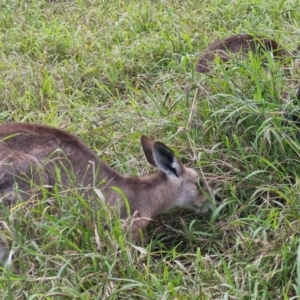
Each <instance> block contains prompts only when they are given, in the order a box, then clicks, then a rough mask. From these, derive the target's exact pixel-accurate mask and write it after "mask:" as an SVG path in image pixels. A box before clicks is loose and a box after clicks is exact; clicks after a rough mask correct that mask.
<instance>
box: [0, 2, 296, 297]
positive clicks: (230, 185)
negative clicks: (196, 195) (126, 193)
mask: <svg viewBox="0 0 300 300" xmlns="http://www.w3.org/2000/svg"><path fill="white" fill-rule="evenodd" d="M0 7H1V15H0V28H1V31H0V45H1V49H2V51H1V54H0V69H1V72H0V99H1V100H0V103H1V105H0V121H1V122H6V121H31V122H40V123H45V124H48V125H51V126H55V127H59V128H62V129H65V130H68V131H69V132H72V133H74V134H76V135H78V136H80V137H81V138H82V139H83V140H84V141H85V142H86V143H87V144H88V145H89V147H90V148H91V149H93V150H94V151H95V152H96V153H97V154H99V156H101V158H102V159H103V160H105V161H107V162H108V163H109V164H110V165H111V166H113V167H114V168H116V169H117V170H119V171H120V172H123V173H126V174H129V175H142V174H146V173H149V172H151V169H150V168H149V167H148V166H147V164H146V161H145V159H144V157H143V156H142V154H141V150H140V144H139V137H140V136H141V135H142V134H148V135H151V136H154V137H155V138H157V139H159V140H161V141H163V142H166V143H167V144H168V145H171V146H172V147H173V148H174V149H176V150H177V152H178V155H179V156H180V157H182V159H183V161H184V162H186V163H187V164H188V165H193V166H194V167H195V168H196V169H197V170H198V171H199V172H200V173H201V174H202V175H203V176H204V177H205V178H206V179H207V180H208V181H210V182H211V183H212V184H214V185H215V187H216V189H218V190H219V194H220V195H221V196H222V198H223V201H222V202H221V203H220V204H218V205H216V207H215V210H214V212H213V213H212V214H211V215H210V216H208V217H206V218H200V217H199V216H197V215H195V214H193V213H190V212H184V211H178V212H174V213H171V214H168V215H164V216H161V217H160V218H158V219H157V220H155V221H154V222H153V223H152V225H151V226H150V228H149V230H148V231H147V232H146V233H145V237H144V239H145V241H144V242H143V243H142V244H140V245H137V246H133V245H130V244H128V243H127V242H126V241H125V240H124V237H123V235H122V230H121V228H122V226H123V225H124V224H122V222H121V221H118V220H117V219H116V218H113V217H112V216H111V212H110V211H109V209H108V208H106V207H102V208H101V209H99V211H93V210H92V209H91V205H90V203H89V201H88V199H82V198H80V197H79V196H78V195H77V194H76V187H74V195H73V196H72V197H66V196H65V195H64V193H63V191H60V190H57V191H55V193H56V194H55V195H54V196H55V198H56V199H58V202H59V203H58V206H59V209H58V211H59V213H58V214H53V213H52V209H53V207H52V205H51V202H49V200H48V201H47V200H46V199H44V200H40V201H38V202H33V203H30V204H28V203H21V204H19V205H18V206H16V207H15V208H14V209H12V210H11V211H8V210H6V209H4V208H3V210H2V213H1V214H2V217H3V218H2V220H4V221H5V222H6V223H7V224H8V225H9V227H10V229H11V230H12V235H13V239H12V240H11V246H12V249H13V251H14V252H15V254H14V257H13V260H12V263H11V264H8V265H7V266H5V267H0V291H1V292H0V297H2V299H31V300H33V299H56V300H59V299H180V300H185V299H189V300H190V299H201V300H202V299H203V300H205V299H245V300H246V299H251V300H252V299H300V250H299V249H300V244H299V241H300V239H299V232H300V222H299V220H300V210H299V208H300V204H299V203H300V194H299V189H300V181H299V178H298V173H299V151H300V144H299V140H298V138H297V137H298V135H299V130H298V128H297V127H296V126H294V125H293V124H292V123H291V122H289V121H286V120H285V119H286V116H287V115H289V114H292V112H293V111H294V110H297V105H295V102H293V101H292V100H293V97H294V95H295V92H296V88H297V86H298V84H299V73H300V72H299V67H297V63H298V64H299V62H298V61H297V60H295V61H294V62H293V64H292V67H291V70H290V74H289V75H287V74H286V73H285V72H284V70H283V63H282V64H281V63H280V62H278V63H276V62H273V60H271V59H270V57H269V68H268V70H266V69H264V68H261V64H260V61H258V60H257V59H256V58H255V57H252V56H250V57H249V59H248V60H245V61H242V62H233V63H232V65H231V66H230V67H229V68H227V70H226V69H225V68H224V66H222V65H219V66H218V67H217V68H216V69H215V70H214V71H213V72H212V74H207V75H203V74H194V72H193V66H194V64H195V62H196V60H197V55H198V53H200V52H201V51H202V50H203V49H204V48H205V47H206V45H207V44H208V43H209V42H211V41H212V40H214V39H215V38H220V37H225V36H228V35H230V34H233V33H240V32H247V33H254V34H263V35H267V36H270V37H274V38H275V39H276V40H277V41H278V42H279V43H280V44H282V45H284V46H285V47H286V48H287V50H289V51H292V50H294V49H296V48H297V46H298V45H299V43H300V40H299V33H300V30H299V28H300V23H299V20H300V7H299V4H297V1H278V0H274V1H272V2H269V3H267V2H265V3H263V2H261V1H257V0H255V1H248V0H247V1H229V2H228V1H215V0H213V1H202V2H201V3H199V2H198V1H192V0H188V1H179V2H178V1H172V0H168V1H142V2H140V1H139V2H138V1H127V0H125V1H87V0H78V1H55V0H54V1H50V0H48V1H46V0H39V1H36V0H33V1H21V0H16V1H4V2H3V3H1V4H0ZM296 104H297V103H296ZM100 217H101V222H97V224H98V225H97V226H96V227H95V225H94V224H95V223H96V221H100ZM103 220H104V221H103Z"/></svg>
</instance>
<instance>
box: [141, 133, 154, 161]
mask: <svg viewBox="0 0 300 300" xmlns="http://www.w3.org/2000/svg"><path fill="white" fill-rule="evenodd" d="M141 144H142V148H143V151H144V153H145V156H146V158H147V161H148V163H149V164H150V165H152V166H153V167H157V165H156V162H155V160H154V156H153V149H154V141H153V140H152V139H150V138H148V137H147V136H145V135H143V136H142V137H141Z"/></svg>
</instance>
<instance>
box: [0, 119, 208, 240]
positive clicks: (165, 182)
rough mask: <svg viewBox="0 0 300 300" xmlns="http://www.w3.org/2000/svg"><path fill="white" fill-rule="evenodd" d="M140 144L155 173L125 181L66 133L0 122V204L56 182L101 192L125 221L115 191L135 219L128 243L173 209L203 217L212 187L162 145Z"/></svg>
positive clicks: (146, 140)
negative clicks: (180, 208)
mask: <svg viewBox="0 0 300 300" xmlns="http://www.w3.org/2000/svg"><path fill="white" fill-rule="evenodd" d="M141 145H142V149H143V151H144V154H145V156H146V159H147V161H148V162H149V163H150V164H151V165H152V166H154V167H156V168H158V170H159V172H157V173H154V174H151V175H147V176H142V177H129V176H125V175H121V174H119V173H118V172H117V171H115V170H113V169H112V168H110V167H109V166H108V165H107V164H106V163H105V162H103V161H101V160H100V159H99V158H98V157H97V156H96V154H95V153H94V152H93V151H91V150H90V149H89V148H88V147H87V146H86V145H85V144H84V143H83V142H82V141H81V140H79V139H78V138H77V137H76V136H74V135H72V134H69V133H67V132H65V131H62V130H60V129H55V128H51V127H48V126H45V125H40V124H36V123H6V124H0V201H2V203H4V204H5V205H9V206H13V205H15V203H16V202H17V201H18V200H19V199H20V200H21V201H27V200H30V199H31V198H32V197H33V196H34V194H35V193H36V191H35V188H38V187H39V186H44V187H46V188H48V189H49V190H51V188H53V186H54V185H55V184H56V183H57V181H58V178H59V184H60V185H62V186H64V187H66V188H70V186H72V183H74V182H75V184H76V185H77V186H78V187H84V189H83V192H82V193H83V195H84V196H90V195H92V194H93V192H94V191H93V189H94V188H99V189H100V188H101V191H102V193H103V195H104V197H105V202H106V203H107V205H109V206H119V212H120V218H122V219H126V218H127V217H129V216H128V212H127V209H126V207H125V204H124V203H123V202H122V197H121V196H120V194H119V193H118V192H117V191H116V189H112V187H118V188H119V189H121V190H122V191H123V192H124V194H125V195H126V197H127V200H128V203H129V206H130V214H134V213H135V212H137V213H138V215H139V218H137V219H136V220H134V222H133V225H132V227H131V228H130V232H129V236H130V240H131V241H132V242H136V241H137V240H138V239H139V235H140V230H142V229H144V228H145V227H146V226H147V225H148V223H149V222H150V220H151V219H152V218H154V217H155V216H157V215H158V214H161V213H163V212H167V211H169V210H170V209H173V208H175V207H182V208H187V209H192V210H194V211H195V212H197V213H201V212H202V213H206V212H207V211H208V210H209V208H210V204H209V194H210V193H211V189H210V187H209V186H208V185H207V184H206V183H205V182H203V181H199V175H198V173H197V172H196V171H195V170H193V169H191V168H188V167H186V166H184V165H183V164H182V163H181V162H180V161H179V160H178V159H177V158H176V156H175V155H174V153H173V151H172V150H171V149H170V148H169V147H167V146H166V145H164V144H163V143H161V142H157V141H154V140H152V139H150V138H148V137H146V136H142V137H141ZM58 170H59V176H58V174H57V172H58ZM70 173H71V175H70ZM103 182H104V183H103ZM101 184H102V185H101ZM73 186H74V185H73ZM16 187H17V191H18V192H17V193H16V189H15V188H16ZM33 187H34V188H33ZM0 245H1V243H0Z"/></svg>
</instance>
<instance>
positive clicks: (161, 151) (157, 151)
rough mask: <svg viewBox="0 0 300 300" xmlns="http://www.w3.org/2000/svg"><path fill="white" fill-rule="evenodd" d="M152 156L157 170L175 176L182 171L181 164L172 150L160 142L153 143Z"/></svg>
mask: <svg viewBox="0 0 300 300" xmlns="http://www.w3.org/2000/svg"><path fill="white" fill-rule="evenodd" d="M153 157H154V160H155V163H156V166H157V167H158V169H159V170H161V171H162V172H164V173H166V174H173V175H175V176H176V177H179V175H180V174H181V173H182V165H181V163H180V162H179V161H178V160H177V158H176V156H175V154H174V152H173V151H172V150H171V149H170V148H169V147H167V146H166V145H164V144H163V143H160V142H155V143H154V151H153Z"/></svg>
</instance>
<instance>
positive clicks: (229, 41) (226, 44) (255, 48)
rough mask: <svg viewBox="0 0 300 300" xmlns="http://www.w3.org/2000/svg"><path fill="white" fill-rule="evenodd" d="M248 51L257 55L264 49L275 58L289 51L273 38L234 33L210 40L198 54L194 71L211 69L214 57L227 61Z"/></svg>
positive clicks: (208, 70)
mask: <svg viewBox="0 0 300 300" xmlns="http://www.w3.org/2000/svg"><path fill="white" fill-rule="evenodd" d="M250 51H251V52H253V54H259V55H262V54H263V53H264V52H266V51H267V52H271V53H272V55H273V56H274V57H275V58H276V59H278V58H282V57H287V56H288V55H289V53H288V52H287V51H286V50H285V49H284V48H282V47H281V46H280V45H279V44H278V43H277V42H276V41H275V40H273V39H269V38H267V37H262V36H252V35H250V34H235V35H232V36H230V37H227V38H224V39H217V40H215V41H214V42H212V43H211V44H210V45H209V46H208V47H207V48H206V49H205V50H204V51H203V52H202V53H201V54H200V57H199V59H198V62H197V64H196V67H195V71H196V72H199V73H208V72H210V71H211V70H212V69H213V67H214V62H215V59H216V57H218V58H219V59H220V60H221V61H222V62H227V61H229V59H230V58H232V57H233V56H236V55H239V54H240V55H241V56H245V55H246V54H248V52H250Z"/></svg>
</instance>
